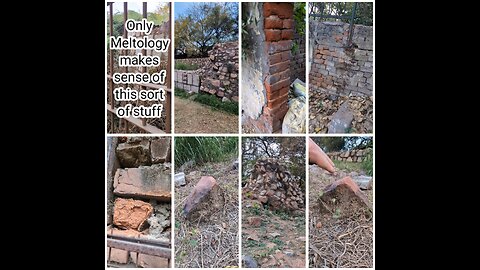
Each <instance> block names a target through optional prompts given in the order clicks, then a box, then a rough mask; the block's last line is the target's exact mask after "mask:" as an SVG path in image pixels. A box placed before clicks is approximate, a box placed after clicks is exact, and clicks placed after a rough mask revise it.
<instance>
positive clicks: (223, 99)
mask: <svg viewBox="0 0 480 270" xmlns="http://www.w3.org/2000/svg"><path fill="white" fill-rule="evenodd" d="M222 102H231V101H230V99H229V98H227V97H223V98H222Z"/></svg>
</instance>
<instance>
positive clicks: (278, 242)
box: [271, 237, 285, 249]
mask: <svg viewBox="0 0 480 270" xmlns="http://www.w3.org/2000/svg"><path fill="white" fill-rule="evenodd" d="M271 241H272V243H274V244H275V245H277V246H278V249H282V248H283V246H284V245H285V243H284V242H283V241H282V239H280V238H277V237H275V238H273V239H272V240H271Z"/></svg>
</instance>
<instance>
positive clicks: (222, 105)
mask: <svg viewBox="0 0 480 270" xmlns="http://www.w3.org/2000/svg"><path fill="white" fill-rule="evenodd" d="M195 101H196V102H199V103H202V104H205V105H208V106H210V107H212V108H214V109H217V110H222V111H225V112H228V113H231V114H235V115H238V102H222V101H221V100H220V99H218V98H217V97H216V96H214V95H209V94H202V93H201V94H199V95H198V96H197V97H196V98H195Z"/></svg>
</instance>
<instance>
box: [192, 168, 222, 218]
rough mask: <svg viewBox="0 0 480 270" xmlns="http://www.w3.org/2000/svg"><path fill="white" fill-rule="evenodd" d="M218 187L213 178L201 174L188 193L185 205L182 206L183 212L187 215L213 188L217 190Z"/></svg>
mask: <svg viewBox="0 0 480 270" xmlns="http://www.w3.org/2000/svg"><path fill="white" fill-rule="evenodd" d="M218 188H219V187H218V184H217V181H216V180H215V178H213V177H211V176H202V177H201V178H200V181H198V183H197V184H196V185H195V187H194V188H193V190H192V192H190V194H189V195H188V197H187V199H186V201H185V205H184V206H183V214H184V215H185V216H187V217H188V216H189V215H190V213H191V212H192V211H193V210H195V209H196V208H197V207H198V206H199V205H200V204H201V203H202V202H203V201H205V200H206V199H207V198H208V197H209V196H210V195H211V193H212V192H214V190H218Z"/></svg>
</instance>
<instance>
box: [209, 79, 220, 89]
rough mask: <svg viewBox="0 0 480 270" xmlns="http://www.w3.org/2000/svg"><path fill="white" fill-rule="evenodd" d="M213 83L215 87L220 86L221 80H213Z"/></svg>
mask: <svg viewBox="0 0 480 270" xmlns="http://www.w3.org/2000/svg"><path fill="white" fill-rule="evenodd" d="M211 83H212V85H213V86H215V87H220V80H211Z"/></svg>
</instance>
